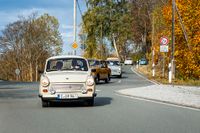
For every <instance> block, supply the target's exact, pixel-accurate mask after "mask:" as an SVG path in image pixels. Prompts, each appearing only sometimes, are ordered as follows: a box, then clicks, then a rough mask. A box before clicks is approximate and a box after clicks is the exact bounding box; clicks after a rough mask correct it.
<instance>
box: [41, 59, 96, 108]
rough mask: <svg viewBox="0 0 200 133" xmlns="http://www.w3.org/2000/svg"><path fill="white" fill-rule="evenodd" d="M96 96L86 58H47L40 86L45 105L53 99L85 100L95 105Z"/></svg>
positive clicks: (58, 100) (57, 100)
mask: <svg viewBox="0 0 200 133" xmlns="http://www.w3.org/2000/svg"><path fill="white" fill-rule="evenodd" d="M95 96H96V92H95V82H94V79H93V77H92V76H91V69H90V68H89V64H88V62H87V60H86V59H85V58H83V57H80V56H54V57H50V58H48V59H47V61H46V65H45V69H44V73H43V74H42V75H41V79H40V87H39V97H40V98H41V100H42V106H43V107H48V106H49V105H50V103H51V102H52V101H54V102H62V101H70V100H84V101H85V102H87V104H88V105H89V106H93V104H94V97H95Z"/></svg>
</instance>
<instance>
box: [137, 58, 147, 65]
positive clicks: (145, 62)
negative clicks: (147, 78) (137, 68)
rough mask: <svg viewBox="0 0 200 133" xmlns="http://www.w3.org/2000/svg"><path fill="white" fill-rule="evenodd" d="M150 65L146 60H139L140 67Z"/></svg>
mask: <svg viewBox="0 0 200 133" xmlns="http://www.w3.org/2000/svg"><path fill="white" fill-rule="evenodd" d="M147 64H148V61H147V59H146V58H142V59H140V60H139V65H147Z"/></svg>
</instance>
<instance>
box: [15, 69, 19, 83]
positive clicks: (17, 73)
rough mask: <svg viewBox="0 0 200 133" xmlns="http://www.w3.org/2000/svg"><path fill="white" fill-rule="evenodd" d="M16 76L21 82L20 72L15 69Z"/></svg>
mask: <svg viewBox="0 0 200 133" xmlns="http://www.w3.org/2000/svg"><path fill="white" fill-rule="evenodd" d="M15 74H16V75H17V81H18V80H19V74H20V70H19V69H18V68H17V69H15Z"/></svg>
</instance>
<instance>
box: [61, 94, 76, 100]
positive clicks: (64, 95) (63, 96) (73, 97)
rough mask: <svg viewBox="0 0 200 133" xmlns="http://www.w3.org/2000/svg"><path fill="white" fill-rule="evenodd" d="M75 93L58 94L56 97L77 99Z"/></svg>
mask: <svg viewBox="0 0 200 133" xmlns="http://www.w3.org/2000/svg"><path fill="white" fill-rule="evenodd" d="M77 98H78V95H77V94H58V99H77Z"/></svg>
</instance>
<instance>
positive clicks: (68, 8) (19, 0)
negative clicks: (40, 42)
mask: <svg viewBox="0 0 200 133" xmlns="http://www.w3.org/2000/svg"><path fill="white" fill-rule="evenodd" d="M78 1H79V4H80V8H81V10H82V12H84V11H86V4H85V0H78ZM73 4H74V0H0V31H1V30H2V29H4V27H5V26H6V25H7V24H9V23H12V22H14V21H16V20H18V16H20V15H23V16H29V15H30V14H31V13H33V12H38V14H39V15H41V14H43V13H48V14H49V15H52V16H55V17H56V18H57V19H58V21H59V23H60V28H59V30H60V33H61V35H62V38H63V41H64V46H63V51H64V53H68V52H70V51H72V48H71V44H72V43H73V10H74V9H73V8H74V6H73ZM81 21H82V20H81V16H80V12H79V10H78V6H77V25H80V23H81ZM78 30H79V28H78ZM77 39H78V37H77ZM77 52H78V54H80V53H81V50H80V49H79V50H77Z"/></svg>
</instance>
